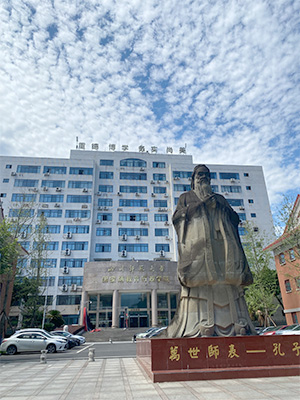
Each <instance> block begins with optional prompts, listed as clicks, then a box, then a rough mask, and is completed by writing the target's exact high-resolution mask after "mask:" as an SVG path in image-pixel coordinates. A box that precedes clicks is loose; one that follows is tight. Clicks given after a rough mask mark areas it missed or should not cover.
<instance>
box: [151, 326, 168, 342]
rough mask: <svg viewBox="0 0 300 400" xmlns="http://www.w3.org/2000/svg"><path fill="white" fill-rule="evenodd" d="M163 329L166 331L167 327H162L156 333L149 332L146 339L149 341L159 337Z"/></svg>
mask: <svg viewBox="0 0 300 400" xmlns="http://www.w3.org/2000/svg"><path fill="white" fill-rule="evenodd" d="M165 329H167V326H163V327H161V328H159V329H157V330H156V331H153V332H150V334H149V336H148V338H149V339H151V338H153V337H156V336H159V335H160V334H161V333H162V332H163V331H164V330H165Z"/></svg>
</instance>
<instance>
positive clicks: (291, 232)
mask: <svg viewBox="0 0 300 400" xmlns="http://www.w3.org/2000/svg"><path fill="white" fill-rule="evenodd" d="M299 240H300V195H299V194H298V196H297V199H296V201H295V204H294V207H293V210H292V212H291V215H290V218H289V221H288V222H287V225H286V227H285V230H284V232H283V234H282V236H281V237H280V238H278V239H277V240H275V242H273V243H271V244H270V245H269V246H268V247H266V250H272V251H273V253H274V257H275V265H276V270H277V275H278V280H279V286H280V292H281V297H282V302H283V306H284V313H285V318H286V322H287V324H288V325H291V324H298V323H299V321H300V261H299V256H300V251H299Z"/></svg>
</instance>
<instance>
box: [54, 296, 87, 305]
mask: <svg viewBox="0 0 300 400" xmlns="http://www.w3.org/2000/svg"><path fill="white" fill-rule="evenodd" d="M80 302H81V295H78V294H75V295H68V296H60V295H58V296H57V305H58V306H72V305H79V304H80Z"/></svg>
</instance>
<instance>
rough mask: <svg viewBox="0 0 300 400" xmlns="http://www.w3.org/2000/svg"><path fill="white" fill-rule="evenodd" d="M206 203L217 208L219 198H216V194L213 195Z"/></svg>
mask: <svg viewBox="0 0 300 400" xmlns="http://www.w3.org/2000/svg"><path fill="white" fill-rule="evenodd" d="M205 203H206V205H207V206H208V207H210V208H216V206H217V200H216V197H215V195H211V196H209V197H208V198H207V199H205Z"/></svg>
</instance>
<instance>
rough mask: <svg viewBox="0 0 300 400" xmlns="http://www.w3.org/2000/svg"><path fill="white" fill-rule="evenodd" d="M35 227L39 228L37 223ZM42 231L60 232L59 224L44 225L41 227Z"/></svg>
mask: <svg viewBox="0 0 300 400" xmlns="http://www.w3.org/2000/svg"><path fill="white" fill-rule="evenodd" d="M36 227H37V229H39V225H36ZM42 232H43V233H51V234H52V233H53V234H55V233H60V225H46V226H45V227H44V228H43V229H42Z"/></svg>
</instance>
